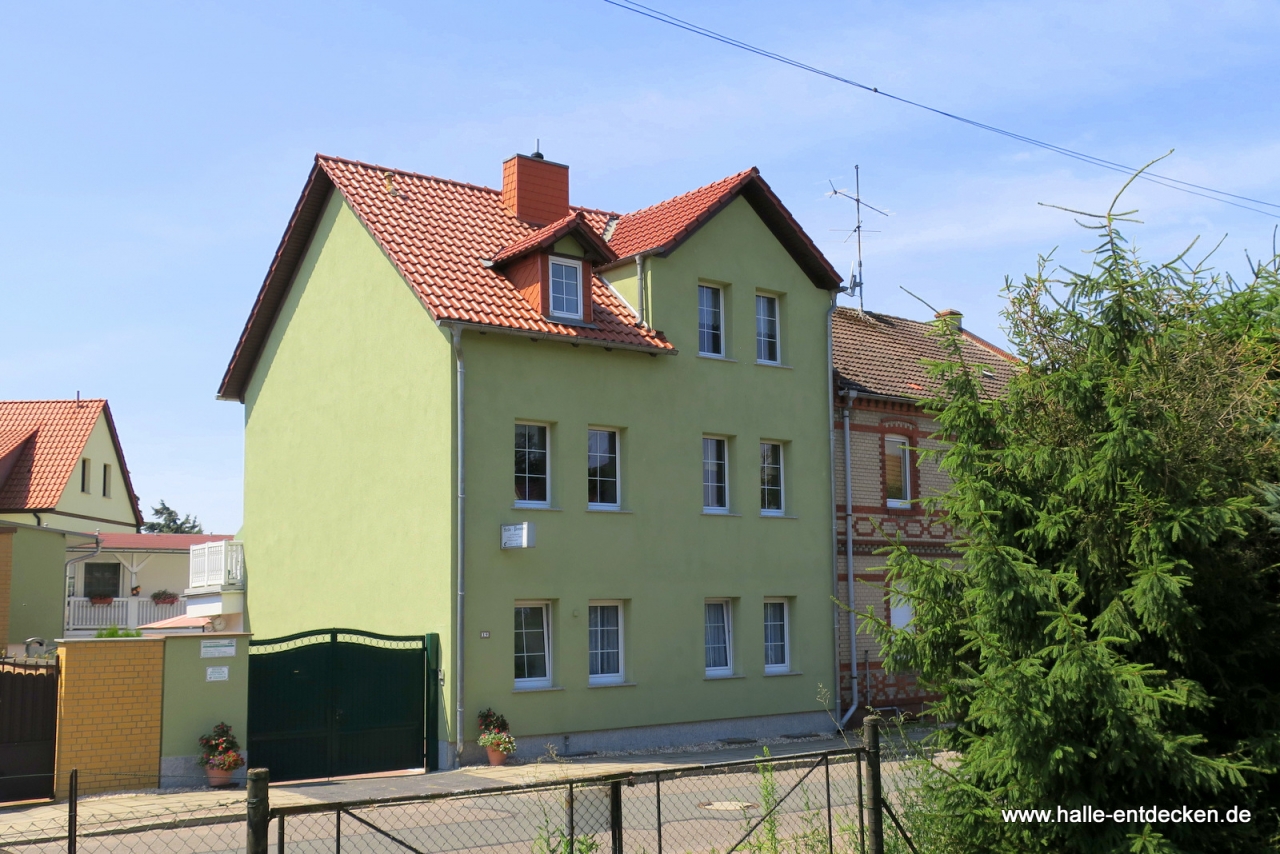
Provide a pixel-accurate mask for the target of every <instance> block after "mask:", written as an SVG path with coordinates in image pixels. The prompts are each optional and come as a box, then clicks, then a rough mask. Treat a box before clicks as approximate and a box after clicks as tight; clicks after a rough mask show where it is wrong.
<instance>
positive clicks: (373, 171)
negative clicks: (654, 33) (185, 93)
mask: <svg viewBox="0 0 1280 854" xmlns="http://www.w3.org/2000/svg"><path fill="white" fill-rule="evenodd" d="M335 189H336V190H337V191H338V192H339V193H341V194H342V196H343V198H344V199H345V200H346V202H347V204H348V205H349V206H350V207H351V209H352V210H353V211H354V212H355V214H356V216H358V217H359V218H360V220H361V221H362V222H363V223H364V225H365V226H366V228H368V230H369V233H370V234H371V235H373V237H374V239H375V240H377V241H378V243H379V245H380V246H381V247H382V249H383V251H384V252H385V253H386V254H387V256H388V257H389V258H390V259H391V261H392V262H393V263H394V264H395V265H396V268H397V270H399V272H400V274H401V275H402V276H403V277H404V278H405V280H406V281H407V282H408V283H409V284H410V285H411V286H412V287H413V288H414V290H415V291H416V292H417V294H418V297H419V299H420V300H421V301H422V303H423V304H424V305H425V306H426V307H427V309H428V310H429V311H430V312H431V314H432V316H433V317H434V318H435V320H436V321H437V322H440V323H458V324H464V325H474V326H488V327H498V328H505V329H507V330H518V331H519V332H520V333H524V332H528V333H530V334H532V335H535V336H551V337H558V338H563V339H567V340H578V341H584V342H589V343H596V344H600V345H604V346H617V347H624V348H630V349H639V350H647V351H650V352H656V353H663V352H665V353H674V352H675V350H674V348H673V347H672V345H671V344H670V342H668V341H667V340H666V338H665V337H664V336H663V335H662V333H661V332H660V331H657V330H653V329H650V328H648V327H645V326H641V325H639V323H638V318H637V317H636V315H635V314H634V312H633V311H632V310H631V309H630V307H628V306H627V304H626V303H625V302H624V301H623V300H622V298H621V297H619V296H618V294H617V293H615V292H614V291H613V290H612V289H611V288H610V287H609V286H608V285H606V284H605V283H604V281H603V280H601V279H599V278H598V277H593V280H592V288H591V299H592V303H593V306H592V318H593V323H592V324H590V325H578V324H568V323H557V322H555V321H552V320H550V319H548V318H546V317H544V316H543V315H542V314H540V313H539V312H538V311H537V310H536V309H534V307H533V305H532V304H530V303H529V302H528V301H527V300H526V299H525V298H524V296H523V295H521V293H520V292H519V291H518V290H516V288H515V287H514V286H513V285H512V283H511V282H509V281H508V280H507V279H505V278H504V277H503V276H502V271H501V269H499V267H500V265H498V266H488V265H486V259H487V260H488V261H489V262H492V261H493V260H511V259H512V258H514V257H515V255H516V254H517V253H522V252H526V251H528V247H529V246H531V245H543V244H544V243H545V242H546V241H547V239H548V237H549V235H551V234H554V233H556V231H557V230H558V229H562V228H566V227H569V228H578V226H575V225H572V224H571V223H572V220H570V218H568V217H566V218H565V219H562V220H560V221H559V222H558V223H553V224H552V225H550V226H546V227H543V228H538V227H536V226H531V225H528V224H526V223H524V222H521V221H520V220H518V219H516V218H515V217H514V216H513V215H512V214H511V213H509V212H508V211H507V210H506V209H505V208H504V207H503V205H502V194H501V191H500V190H493V189H490V188H488V187H478V186H475V185H473V184H463V183H459V182H457V181H448V180H444V179H441V178H433V177H430V176H428V175H419V174H416V173H412V172H403V171H399V170H395V169H386V168H384V167H381V166H374V165H371V164H368V163H359V162H356V161H352V160H343V159H340V158H336V157H327V156H324V155H317V156H316V162H315V166H314V168H313V169H312V171H311V176H310V178H309V179H308V181H307V185H306V187H305V189H304V190H303V192H302V196H301V197H300V198H299V200H298V204H297V207H296V208H295V209H294V212H293V216H292V217H291V219H290V221H289V226H288V228H287V229H286V231H285V234H284V237H283V238H282V239H281V241H280V246H279V248H278V249H277V250H276V256H275V258H274V260H273V261H272V263H271V268H270V269H269V270H268V272H267V277H266V279H265V281H264V282H263V284H262V288H261V289H260V290H259V292H258V297H257V300H256V301H255V303H254V306H253V309H252V311H251V312H250V315H249V319H248V321H247V322H246V323H245V327H244V331H243V332H242V333H241V336H240V342H239V343H238V344H237V346H236V351H235V353H234V355H233V356H232V358H231V362H230V363H229V364H228V366H227V371H226V374H225V375H224V376H223V379H222V384H221V386H220V388H219V390H218V396H219V397H221V398H223V399H231V400H243V399H244V392H245V388H246V386H247V385H248V382H249V378H250V376H251V375H252V373H253V368H254V366H255V364H256V362H257V359H258V356H259V354H260V353H261V351H262V348H263V347H264V346H265V343H266V339H267V335H268V334H269V332H270V329H271V325H272V324H273V323H274V322H275V317H276V314H277V312H278V310H279V308H280V305H281V303H282V302H283V301H284V298H285V296H286V294H287V293H288V290H289V285H290V283H291V281H292V278H293V273H294V271H295V270H296V269H297V266H298V264H299V263H301V261H302V257H303V255H304V254H305V252H306V247H307V242H308V240H309V239H310V236H311V232H312V231H313V230H314V228H315V225H316V223H317V222H318V221H319V219H320V216H321V215H322V214H323V212H324V208H325V205H326V203H327V202H328V199H329V196H330V193H331V192H332V191H333V190H335ZM739 195H741V196H743V197H744V198H746V199H747V201H748V202H749V203H750V204H751V205H752V207H753V209H755V210H756V212H757V213H758V214H759V215H760V216H761V218H762V219H763V220H764V221H765V223H766V224H767V225H768V226H769V228H770V229H771V230H772V231H773V232H774V234H776V235H778V239H779V240H780V241H781V242H782V243H783V245H784V246H786V247H787V249H788V251H789V252H791V254H792V256H793V257H795V258H796V260H797V262H798V263H799V264H800V265H801V267H802V268H803V269H804V270H805V271H806V273H807V274H808V275H809V277H810V278H811V279H813V281H814V283H815V284H816V285H818V286H820V287H831V288H834V287H836V286H837V285H838V284H839V282H840V276H839V275H838V274H837V273H836V272H835V270H834V269H833V268H832V267H831V265H830V263H829V262H827V260H826V258H824V257H823V256H822V253H821V252H819V251H818V249H817V247H816V246H814V244H813V243H812V241H810V240H809V238H808V236H807V235H805V233H804V231H803V230H802V229H801V228H800V226H799V224H798V223H796V221H795V220H794V219H793V218H792V217H791V214H790V213H789V212H787V210H786V208H785V207H783V205H782V203H781V201H779V200H778V198H777V197H776V196H775V195H774V194H773V191H772V190H770V189H769V186H768V185H767V184H765V182H764V181H763V179H761V178H760V176H759V172H758V171H757V170H756V169H754V168H753V169H748V170H747V171H745V172H740V173H738V174H737V175H734V176H731V177H730V178H726V179H724V180H723V181H718V182H716V183H714V184H710V185H708V186H707V187H703V188H702V189H700V190H695V191H693V192H692V193H686V194H685V195H683V196H679V197H677V198H675V199H671V200H669V201H667V202H664V203H662V204H660V205H655V206H653V207H651V208H646V209H644V210H642V211H637V212H636V213H634V214H629V215H627V216H623V217H621V218H619V217H618V215H616V214H611V213H609V212H607V211H599V210H592V209H588V208H580V207H571V209H570V210H571V212H572V217H573V218H574V219H577V220H580V221H581V223H582V224H583V225H585V226H586V227H587V228H588V229H589V230H590V232H593V233H595V234H597V235H601V239H603V235H604V234H605V233H606V226H608V225H610V224H613V225H614V227H613V228H612V229H610V230H609V232H608V237H609V240H608V249H609V252H610V253H611V254H614V255H616V256H617V257H623V256H626V255H629V254H635V253H636V252H639V251H646V252H647V251H653V252H657V253H663V254H665V253H667V252H670V251H672V250H673V249H675V248H676V247H677V246H678V245H679V244H680V243H681V242H682V241H683V240H685V239H686V238H687V237H688V236H689V235H691V234H692V233H693V232H694V231H696V230H697V229H698V228H699V227H700V226H701V225H702V224H704V223H705V222H707V221H708V220H709V219H710V218H711V217H712V216H714V215H715V213H716V212H718V211H719V210H720V209H721V208H723V207H724V206H725V205H727V204H728V203H729V202H731V201H732V200H733V199H734V198H737V197H738V196H739ZM561 236H563V235H561ZM556 239H558V238H556ZM552 242H554V241H552ZM597 248H599V249H603V248H604V247H597ZM602 254H603V252H602Z"/></svg>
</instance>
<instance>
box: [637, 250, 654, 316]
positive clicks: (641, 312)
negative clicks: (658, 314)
mask: <svg viewBox="0 0 1280 854" xmlns="http://www.w3.org/2000/svg"><path fill="white" fill-rule="evenodd" d="M652 254H653V253H652V252H637V253H636V319H637V321H638V322H639V324H640V325H641V326H648V325H649V318H648V312H647V311H646V310H645V287H644V259H646V258H648V257H649V256H650V255H652Z"/></svg>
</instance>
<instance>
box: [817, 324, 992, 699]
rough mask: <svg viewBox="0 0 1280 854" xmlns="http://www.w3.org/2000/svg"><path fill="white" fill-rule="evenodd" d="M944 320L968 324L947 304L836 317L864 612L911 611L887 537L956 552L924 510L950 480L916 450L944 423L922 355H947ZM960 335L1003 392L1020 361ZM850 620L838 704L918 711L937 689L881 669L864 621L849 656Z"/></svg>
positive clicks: (840, 496)
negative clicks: (920, 313) (908, 315)
mask: <svg viewBox="0 0 1280 854" xmlns="http://www.w3.org/2000/svg"><path fill="white" fill-rule="evenodd" d="M944 319H949V320H950V322H954V323H958V324H960V323H962V317H961V315H960V313H959V312H957V311H953V310H951V309H947V310H945V311H941V312H939V313H938V314H937V316H936V317H935V319H934V320H933V321H932V322H924V323H922V322H920V321H916V320H907V319H905V318H901V317H892V316H890V315H887V314H877V313H875V312H864V311H860V310H857V309H849V308H841V309H837V310H836V312H835V316H834V318H833V329H832V334H833V346H834V354H833V356H834V358H833V361H834V366H835V383H836V387H835V395H834V400H835V412H834V415H835V421H834V426H835V430H836V442H835V457H834V465H835V490H836V503H837V517H838V525H839V533H838V536H837V541H838V553H839V558H840V570H839V590H840V594H839V595H840V597H841V599H842V600H843V601H844V602H845V603H848V602H849V598H848V597H849V588H848V571H849V566H850V560H849V549H848V539H849V528H850V521H852V539H853V553H852V568H853V574H854V580H855V585H854V596H855V601H854V603H853V605H854V609H855V610H856V611H858V612H865V611H866V609H867V608H868V607H875V608H876V609H877V610H878V612H879V613H881V614H883V615H884V617H885V618H886V619H888V620H889V622H890V624H893V625H898V624H902V623H905V622H906V621H908V620H910V617H911V614H910V608H909V606H906V605H905V604H902V603H899V604H898V605H896V606H895V605H894V604H893V603H891V602H890V597H889V596H887V595H886V591H885V589H884V588H883V586H882V585H883V583H884V571H883V566H884V560H885V559H884V556H882V555H877V554H876V551H878V550H879V549H881V548H883V547H884V546H885V545H886V540H885V537H886V536H888V537H893V536H894V535H898V534H900V535H901V536H902V538H903V539H904V540H905V541H906V543H907V544H908V546H909V548H910V549H911V551H912V552H913V553H914V554H918V555H920V556H922V557H946V556H948V555H949V554H950V553H951V552H950V547H949V546H950V543H951V541H952V540H953V531H952V529H951V525H950V524H949V523H948V522H947V521H946V519H945V518H944V517H943V516H942V514H940V513H936V512H935V513H929V512H927V511H926V510H925V509H924V508H923V507H922V506H921V502H920V499H921V498H923V497H928V496H929V495H931V494H937V493H939V492H941V491H943V490H945V489H946V488H947V485H948V482H947V478H946V476H945V475H944V474H943V473H942V472H940V471H939V470H938V461H937V460H936V459H927V460H923V461H922V460H921V457H920V452H921V451H922V450H924V449H927V448H937V447H940V443H939V442H938V441H937V440H936V439H933V438H931V437H932V436H933V434H934V433H935V432H937V429H938V424H937V422H936V421H934V420H933V419H932V418H930V417H929V416H928V414H927V413H926V412H925V410H924V409H923V407H922V406H921V405H920V401H922V400H923V399H925V398H927V397H928V396H929V395H930V394H931V393H932V391H933V390H934V389H936V387H937V382H936V380H933V379H931V378H930V377H929V374H928V369H927V368H926V366H925V362H927V361H931V360H945V358H946V355H945V353H944V352H943V348H942V342H941V341H940V340H939V339H938V338H937V337H935V336H934V335H933V334H932V333H933V332H934V330H935V328H936V327H935V325H936V324H937V323H939V322H942V321H943V320H944ZM961 333H962V337H963V341H964V358H965V360H966V361H967V362H968V363H969V364H972V365H975V366H979V368H980V370H981V371H982V376H983V380H984V385H985V387H986V389H987V391H988V392H989V393H990V394H992V395H996V394H999V393H1001V392H1002V391H1003V389H1004V388H1005V386H1006V385H1007V384H1008V382H1009V380H1010V379H1011V378H1012V377H1013V374H1014V371H1015V370H1016V368H1015V364H1016V360H1015V359H1014V358H1013V357H1012V356H1011V355H1010V354H1008V353H1006V352H1005V351H1003V350H1001V349H1000V348H999V347H996V346H994V345H993V344H990V343H989V342H987V341H984V340H983V339H981V338H979V337H978V336H976V335H974V334H973V333H971V332H968V331H967V330H964V329H963V327H962V328H961ZM846 447H847V448H848V449H849V450H848V454H847V457H848V459H849V461H850V465H849V467H848V469H846V466H845V459H846V451H845V449H846ZM846 471H848V472H849V473H850V476H849V477H846ZM850 499H851V500H850ZM850 504H851V505H852V514H850V513H849V512H848V508H849V505H850ZM882 531H883V533H881V532H882ZM860 582H866V583H860ZM850 622H851V620H849V619H845V620H843V621H842V625H841V626H840V670H841V684H840V690H841V694H842V698H843V702H842V703H841V706H842V707H843V708H846V709H850V710H866V709H867V708H879V709H886V708H890V709H892V708H896V709H898V710H900V711H902V712H912V713H916V714H918V713H920V712H921V711H922V710H923V708H924V705H925V704H926V703H927V702H928V701H929V700H930V699H932V697H931V696H930V695H927V694H925V693H924V692H923V691H922V690H921V689H919V688H918V687H917V685H916V679H915V677H914V676H913V675H910V674H888V673H885V672H884V671H883V670H882V668H881V655H880V646H879V644H877V643H876V640H875V638H874V637H873V635H872V634H871V632H870V631H867V630H866V629H864V628H863V627H862V626H861V625H860V626H859V627H858V628H859V630H858V632H857V638H856V640H857V643H856V648H855V650H854V654H853V655H852V656H851V655H850V645H849V634H850V632H849V629H850V626H849V623H850ZM856 713H858V714H860V712H856Z"/></svg>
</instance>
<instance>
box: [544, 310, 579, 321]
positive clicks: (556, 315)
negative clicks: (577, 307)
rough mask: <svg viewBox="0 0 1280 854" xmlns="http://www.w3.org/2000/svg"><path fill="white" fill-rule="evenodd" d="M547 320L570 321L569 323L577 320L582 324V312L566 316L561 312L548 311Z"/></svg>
mask: <svg viewBox="0 0 1280 854" xmlns="http://www.w3.org/2000/svg"><path fill="white" fill-rule="evenodd" d="M547 320H569V321H573V320H576V321H578V322H579V323H581V322H582V312H578V313H577V314H566V313H562V312H559V311H548V312H547Z"/></svg>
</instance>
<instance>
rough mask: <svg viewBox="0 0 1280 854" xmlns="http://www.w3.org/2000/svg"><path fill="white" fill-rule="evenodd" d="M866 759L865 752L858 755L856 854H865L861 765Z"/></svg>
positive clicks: (864, 809) (865, 818) (865, 841)
mask: <svg viewBox="0 0 1280 854" xmlns="http://www.w3.org/2000/svg"><path fill="white" fill-rule="evenodd" d="M866 758H867V752H866V751H865V750H863V751H860V752H859V753H858V761H857V763H856V764H857V769H858V854H867V811H866V807H865V806H864V805H863V800H862V791H863V788H862V763H863V761H865V760H866Z"/></svg>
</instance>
